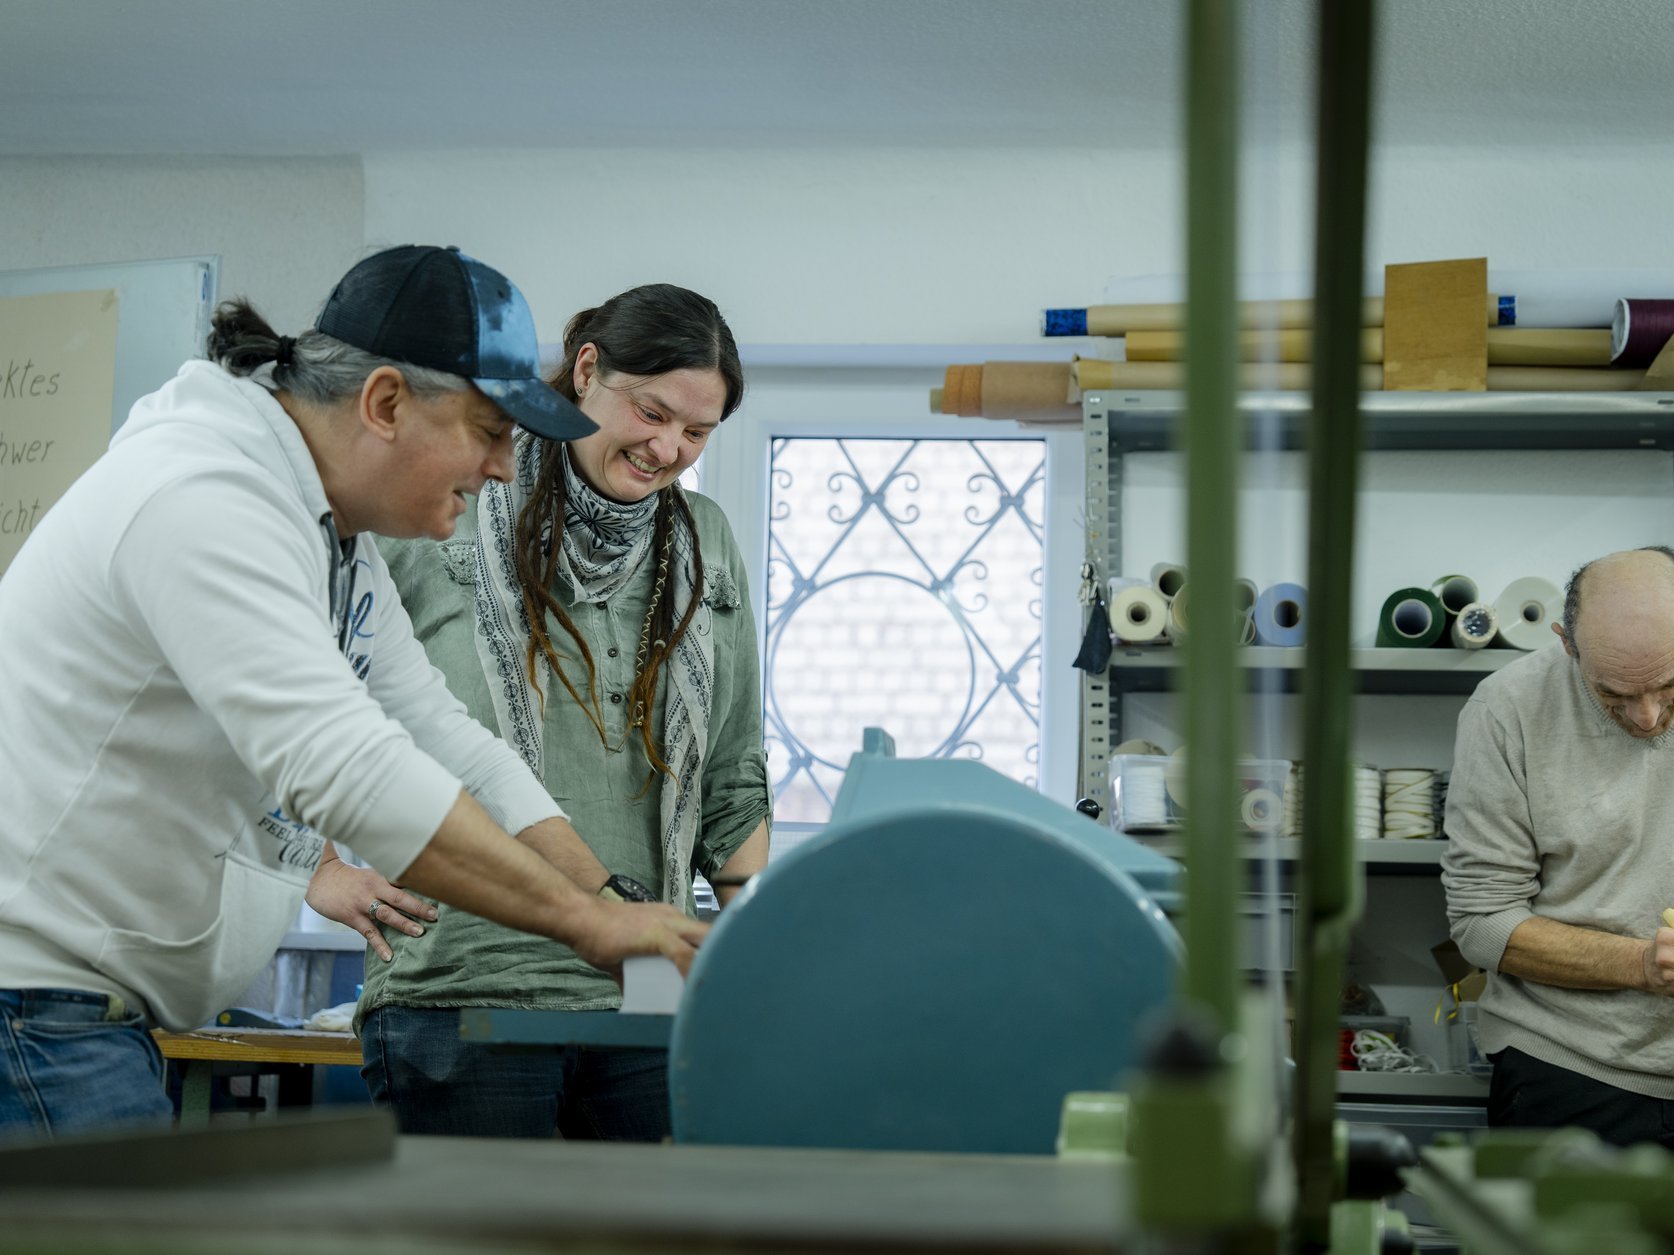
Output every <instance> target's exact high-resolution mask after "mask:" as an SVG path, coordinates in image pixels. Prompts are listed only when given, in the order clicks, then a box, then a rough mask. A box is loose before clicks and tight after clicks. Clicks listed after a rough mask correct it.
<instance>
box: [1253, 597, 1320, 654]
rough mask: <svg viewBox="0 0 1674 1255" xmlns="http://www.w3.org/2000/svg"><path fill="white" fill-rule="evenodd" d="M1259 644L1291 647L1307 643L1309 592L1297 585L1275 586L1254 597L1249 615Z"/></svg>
mask: <svg viewBox="0 0 1674 1255" xmlns="http://www.w3.org/2000/svg"><path fill="white" fill-rule="evenodd" d="M1251 617H1252V618H1253V619H1254V621H1255V639H1256V643H1257V644H1259V645H1279V646H1285V647H1290V648H1294V647H1296V646H1299V645H1306V644H1307V643H1308V590H1307V589H1305V588H1303V587H1302V585H1300V584H1274V585H1272V586H1271V587H1269V588H1264V589H1263V590H1262V592H1261V596H1259V597H1257V598H1256V603H1255V610H1254V612H1253V614H1252V616H1251Z"/></svg>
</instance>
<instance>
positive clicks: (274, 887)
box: [94, 854, 307, 1031]
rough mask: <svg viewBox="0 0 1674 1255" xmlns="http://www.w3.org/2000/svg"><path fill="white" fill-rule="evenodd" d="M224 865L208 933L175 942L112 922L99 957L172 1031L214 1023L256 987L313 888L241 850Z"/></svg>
mask: <svg viewBox="0 0 1674 1255" xmlns="http://www.w3.org/2000/svg"><path fill="white" fill-rule="evenodd" d="M222 864H223V866H222V871H221V893H220V898H219V900H218V901H217V902H216V903H214V904H213V906H212V908H211V909H213V910H214V912H215V914H214V916H213V918H211V919H210V920H209V921H208V925H207V927H205V928H204V929H203V930H202V931H201V932H199V933H197V934H196V935H194V936H191V937H188V938H186V939H185V940H181V941H171V940H165V939H163V938H160V937H156V936H154V935H152V934H150V933H146V932H141V931H137V930H134V929H125V928H113V929H111V930H110V932H109V934H108V935H107V936H106V938H105V943H104V945H103V946H102V947H101V948H100V950H99V957H98V959H97V961H96V962H95V963H94V966H95V967H97V968H98V969H99V970H100V971H101V972H104V973H105V974H106V975H108V976H110V977H111V979H113V980H115V981H118V982H120V983H121V984H122V985H125V986H126V987H127V988H129V989H132V990H133V991H134V992H135V993H137V994H139V995H140V996H141V997H142V998H144V999H145V1001H146V1005H147V1006H148V1007H149V1008H150V1011H151V1014H152V1016H153V1017H154V1018H155V1019H156V1020H157V1022H158V1023H160V1024H161V1025H162V1026H163V1027H164V1028H167V1029H170V1030H173V1031H181V1030H184V1029H189V1028H196V1027H198V1026H199V1025H201V1024H205V1023H208V1022H209V1020H210V1018H211V1017H212V1016H214V1015H215V1013H216V1012H218V1011H221V1010H223V1009H225V1007H226V1006H227V1003H228V1002H229V1001H230V1000H231V999H233V998H236V997H237V996H238V995H239V994H240V993H242V992H243V991H244V990H245V989H247V988H249V986H250V984H251V982H253V981H254V980H255V979H256V977H257V976H258V975H259V974H260V973H261V970H262V968H264V967H266V966H267V963H268V960H270V959H271V958H272V957H273V955H274V952H275V951H277V950H278V948H279V943H280V942H281V941H283V940H284V939H285V933H286V932H287V931H289V929H290V926H291V923H292V922H293V921H294V920H295V919H296V914H297V910H298V909H299V908H300V906H301V905H302V895H303V893H304V892H305V891H306V889H307V884H306V882H305V881H302V880H299V879H296V878H295V877H293V876H286V875H282V874H280V873H277V872H274V871H271V870H269V869H268V868H265V867H261V866H258V865H256V864H254V863H250V862H247V861H245V860H243V859H241V858H239V857H238V856H236V855H232V854H228V855H226V856H224V857H223V859H222ZM164 909H166V908H164Z"/></svg>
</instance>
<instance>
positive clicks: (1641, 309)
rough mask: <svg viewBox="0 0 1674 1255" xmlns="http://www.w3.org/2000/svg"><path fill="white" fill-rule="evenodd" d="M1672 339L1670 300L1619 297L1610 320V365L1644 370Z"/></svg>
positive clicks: (1673, 320)
mask: <svg viewBox="0 0 1674 1255" xmlns="http://www.w3.org/2000/svg"><path fill="white" fill-rule="evenodd" d="M1670 337H1674V301H1651V300H1640V299H1637V298H1636V299H1631V300H1630V299H1627V298H1623V299H1621V300H1618V301H1617V302H1616V312H1615V315H1614V317H1612V318H1611V320H1610V364H1611V365H1612V366H1628V367H1645V366H1649V365H1650V364H1651V363H1652V362H1653V361H1655V360H1656V356H1657V354H1658V353H1660V352H1662V348H1663V346H1664V345H1665V344H1667V343H1668V341H1669V338H1670Z"/></svg>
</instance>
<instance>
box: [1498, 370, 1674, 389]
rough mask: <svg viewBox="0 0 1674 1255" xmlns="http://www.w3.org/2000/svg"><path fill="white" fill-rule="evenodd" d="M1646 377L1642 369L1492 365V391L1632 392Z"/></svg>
mask: <svg viewBox="0 0 1674 1255" xmlns="http://www.w3.org/2000/svg"><path fill="white" fill-rule="evenodd" d="M1644 377H1645V375H1644V372H1643V371H1638V370H1587V369H1585V368H1583V367H1580V366H1490V367H1489V368H1488V391H1490V392H1632V391H1633V390H1634V389H1636V388H1638V387H1639V383H1640V380H1642V379H1643V378H1644Z"/></svg>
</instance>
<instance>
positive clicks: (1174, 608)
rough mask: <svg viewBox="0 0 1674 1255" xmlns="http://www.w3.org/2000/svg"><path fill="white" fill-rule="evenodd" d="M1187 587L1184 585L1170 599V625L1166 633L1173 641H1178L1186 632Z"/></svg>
mask: <svg viewBox="0 0 1674 1255" xmlns="http://www.w3.org/2000/svg"><path fill="white" fill-rule="evenodd" d="M1187 610H1188V607H1187V605H1186V589H1185V586H1184V585H1182V586H1181V588H1180V591H1179V592H1177V593H1175V594H1174V596H1172V597H1170V598H1169V599H1168V627H1167V629H1166V630H1165V632H1164V635H1166V636H1167V637H1168V639H1169V640H1171V641H1178V640H1180V639H1181V638H1182V637H1184V636H1185V634H1186V628H1187V626H1188V624H1187V621H1186V612H1187Z"/></svg>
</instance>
